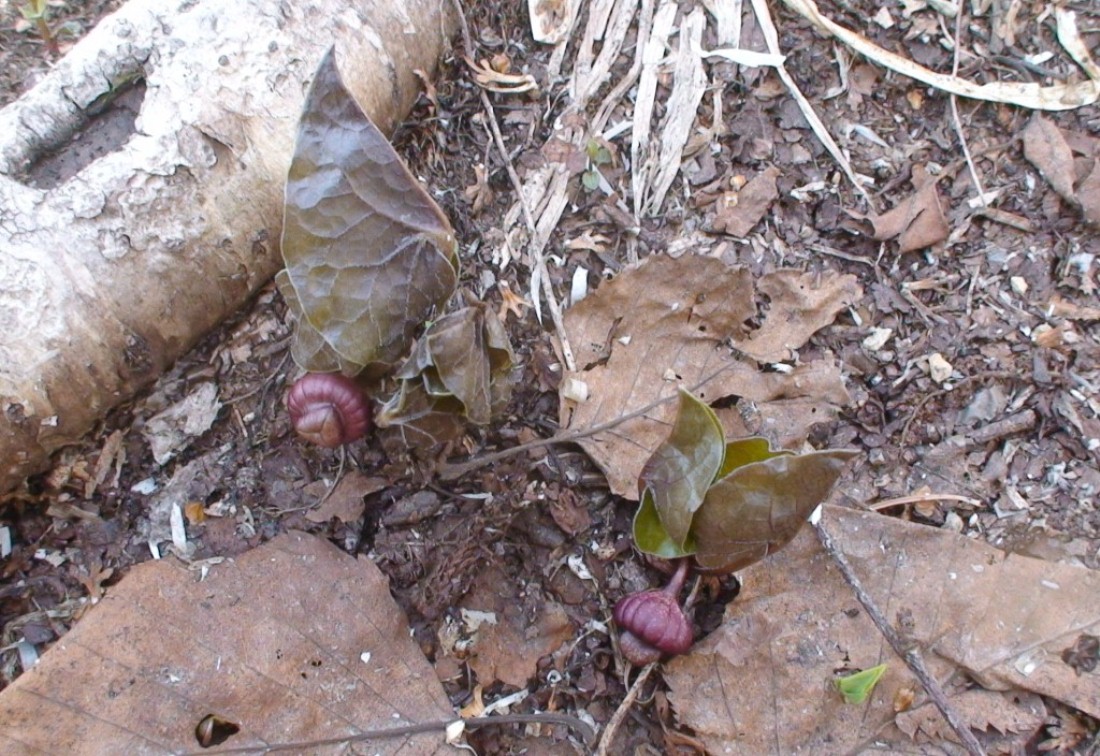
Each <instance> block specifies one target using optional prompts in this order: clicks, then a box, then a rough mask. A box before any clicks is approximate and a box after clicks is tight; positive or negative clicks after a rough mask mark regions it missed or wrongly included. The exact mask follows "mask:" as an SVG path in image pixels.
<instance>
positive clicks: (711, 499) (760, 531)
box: [691, 449, 856, 572]
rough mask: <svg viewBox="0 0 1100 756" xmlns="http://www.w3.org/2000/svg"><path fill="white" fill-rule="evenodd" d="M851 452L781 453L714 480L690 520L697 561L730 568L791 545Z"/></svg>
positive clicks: (710, 565) (718, 567)
mask: <svg viewBox="0 0 1100 756" xmlns="http://www.w3.org/2000/svg"><path fill="white" fill-rule="evenodd" d="M855 455H856V452H854V451H851V450H844V449H841V450H834V451H821V452H811V453H809V454H801V455H793V454H780V455H777V456H773V457H771V458H770V459H766V460H763V461H761V462H753V463H751V464H747V465H744V466H742V467H738V468H737V469H735V470H734V471H733V472H731V473H730V474H729V475H727V476H726V477H724V478H722V479H721V480H719V481H717V482H716V483H715V484H714V485H713V486H711V487H710V489H709V490H708V491H707V493H706V499H705V501H704V502H703V504H702V506H701V507H700V508H699V511H698V512H696V514H695V519H694V521H693V522H692V526H691V529H692V533H693V535H694V536H695V540H696V546H697V548H698V551H697V553H696V555H695V559H696V561H698V562H699V565H700V566H702V567H706V568H708V569H715V570H724V571H729V572H732V571H734V570H740V569H743V568H745V567H747V566H749V565H750V564H752V563H753V562H756V561H759V560H761V559H763V558H764V557H766V556H767V555H768V554H770V553H772V552H773V551H778V550H779V549H781V548H783V547H784V546H786V545H787V544H788V543H790V541H791V539H792V538H794V537H795V534H797V533H798V530H799V528H801V527H802V525H803V524H804V523H805V522H806V518H807V517H809V516H810V513H811V512H812V511H813V510H814V507H816V506H817V505H818V504H820V503H821V502H822V501H824V500H825V498H826V497H827V496H828V495H829V491H830V489H832V487H833V483H835V482H836V479H837V478H838V477H840V473H841V471H842V470H843V469H844V465H845V463H846V462H847V461H848V460H849V459H851V458H852V457H854V456H855Z"/></svg>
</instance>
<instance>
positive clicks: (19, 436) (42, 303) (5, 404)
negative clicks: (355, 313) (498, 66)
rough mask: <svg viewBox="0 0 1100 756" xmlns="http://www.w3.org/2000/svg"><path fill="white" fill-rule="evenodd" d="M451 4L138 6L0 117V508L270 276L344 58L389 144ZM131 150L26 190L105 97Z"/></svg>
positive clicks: (348, 1) (260, 0) (109, 21)
mask: <svg viewBox="0 0 1100 756" xmlns="http://www.w3.org/2000/svg"><path fill="white" fill-rule="evenodd" d="M451 7H452V6H451V3H450V2H449V0H405V1H404V2H399V1H391V0H235V2H225V1H224V0H194V1H193V2H180V0H173V1H169V0H131V2H130V3H129V4H128V5H126V6H124V7H123V8H122V9H121V10H120V11H119V12H118V13H116V14H115V15H113V16H110V17H108V18H106V19H104V21H103V22H102V23H101V24H100V25H99V26H98V27H97V28H96V29H94V30H93V31H92V32H91V33H90V34H89V35H88V36H87V37H86V38H85V39H84V40H82V41H81V42H80V43H79V44H78V45H77V46H76V47H75V48H74V49H73V50H72V51H71V52H70V53H69V55H68V56H66V57H65V58H64V59H63V60H62V61H61V62H60V63H58V65H57V66H56V68H55V69H54V70H53V71H51V72H50V74H49V75H48V76H47V77H46V78H45V79H43V81H42V82H41V83H40V84H39V85H38V86H37V87H36V88H35V89H34V90H32V91H31V92H28V93H27V94H26V95H24V96H23V97H22V98H21V99H20V100H19V101H17V102H15V103H13V104H11V105H9V106H8V107H6V108H5V109H3V110H0V491H2V490H7V489H10V488H12V487H14V486H16V485H18V484H19V483H20V482H21V481H22V480H23V479H24V478H25V477H26V476H27V475H29V474H31V473H33V472H36V471H38V470H41V469H42V468H43V467H44V466H45V464H46V463H47V460H48V456H49V454H50V453H51V452H53V451H54V450H56V449H58V448H59V447H61V446H63V445H65V444H68V443H72V442H73V441H75V440H77V439H79V438H80V437H81V436H82V435H84V434H85V433H86V432H87V431H88V430H90V429H91V428H92V426H93V425H94V423H95V422H96V420H97V419H99V418H100V417H102V416H103V415H104V414H105V412H106V411H107V410H108V409H110V408H111V407H113V406H115V405H116V404H118V403H119V402H121V401H123V400H125V399H126V398H128V397H130V396H132V395H133V394H134V393H135V392H136V391H137V390H138V389H140V388H141V387H142V386H143V385H145V384H147V383H148V382H150V381H151V380H153V379H154V378H155V377H156V376H157V375H158V374H159V373H160V372H161V371H162V370H163V369H164V368H165V367H166V366H167V365H168V364H170V363H171V362H172V361H173V360H174V359H176V358H177V357H179V356H180V355H181V354H182V353H183V352H184V351H185V350H186V349H187V348H188V347H190V346H191V345H192V344H194V342H195V341H196V340H197V339H198V337H199V336H201V335H202V334H203V333H204V332H206V331H207V330H209V329H210V328H212V327H213V326H215V325H217V324H218V323H219V322H220V321H221V320H222V319H223V318H224V317H225V316H226V315H228V314H230V313H232V312H233V311H234V310H235V309H237V308H238V307H240V306H241V305H242V304H243V303H244V302H245V301H246V300H247V298H248V297H249V295H250V294H251V293H253V292H254V291H255V289H256V288H257V287H258V286H259V285H261V284H262V283H263V282H264V281H266V280H267V279H268V278H269V277H270V276H272V275H273V274H274V273H275V271H276V270H277V269H278V268H279V267H280V266H281V260H280V258H279V252H278V239H279V234H280V226H281V213H282V191H283V183H284V181H285V178H286V170H287V167H288V165H289V162H290V156H291V151H292V148H293V140H294V135H295V133H296V126H297V120H298V115H299V112H300V109H301V105H302V102H303V99H304V96H305V92H306V88H307V86H308V84H309V81H310V79H311V77H312V74H313V71H314V69H315V67H316V65H317V63H318V61H319V60H320V58H321V56H322V54H323V53H324V52H325V50H326V49H327V48H328V47H329V46H330V45H332V44H334V43H335V44H336V48H337V59H338V61H339V62H340V67H341V71H342V73H343V75H344V77H345V79H346V80H347V83H348V86H349V88H350V89H351V90H352V92H353V93H354V94H355V96H356V98H357V99H358V100H359V101H360V103H361V104H362V105H363V106H364V108H365V109H366V110H367V112H368V113H370V115H371V116H372V118H374V120H375V121H376V123H378V125H379V126H380V127H381V128H382V129H383V130H385V131H387V132H389V131H391V130H392V127H393V126H394V125H395V123H396V122H397V121H399V120H400V119H401V118H402V117H403V116H404V114H405V113H407V111H408V108H409V107H410V106H411V104H412V102H413V100H414V99H415V97H416V94H417V91H418V88H419V82H418V79H417V77H416V75H415V74H414V70H416V69H425V70H428V69H431V68H432V67H433V66H434V64H435V62H436V60H437V59H438V58H439V56H440V54H441V53H442V51H443V50H444V48H445V45H446V44H447V37H448V33H449V30H450V28H451V25H452V23H453V21H454V19H453V14H452V12H451V11H450V8H451ZM134 77H138V78H141V79H143V80H144V82H145V86H146V94H145V98H144V101H143V103H142V107H141V110H140V114H139V115H138V118H137V122H136V125H135V133H134V134H133V135H132V136H131V137H130V138H129V140H128V141H127V142H126V143H125V144H124V145H123V146H122V147H121V148H120V149H118V150H116V151H114V152H112V153H110V154H108V155H106V156H104V157H102V158H100V159H98V160H96V161H95V162H93V163H92V164H91V165H89V166H88V167H86V168H85V169H83V170H82V171H81V172H80V173H78V174H77V175H76V176H74V177H73V178H71V179H69V180H68V181H66V182H64V183H62V184H61V185H59V186H57V187H55V188H53V189H49V190H45V191H44V190H40V189H36V188H32V187H30V186H28V185H26V184H25V183H21V181H20V180H19V177H20V176H22V175H23V173H24V171H25V169H26V168H27V166H28V165H29V164H30V163H32V162H33V161H34V160H36V159H37V157H38V156H39V155H40V154H41V153H42V152H43V151H44V150H47V149H53V148H57V147H59V146H60V145H63V144H64V143H65V142H67V141H68V140H69V139H70V138H71V136H72V134H73V133H74V132H75V131H76V130H77V129H79V128H80V126H81V125H82V124H83V123H84V122H85V121H86V120H87V115H86V111H87V110H88V109H89V108H90V106H91V105H92V103H93V102H94V101H96V100H97V99H100V98H102V97H103V96H105V95H106V94H107V93H109V91H110V90H111V88H112V87H117V86H120V85H121V84H122V83H123V82H126V81H128V80H131V79H133V78H134Z"/></svg>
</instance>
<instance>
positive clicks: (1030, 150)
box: [1024, 113, 1076, 202]
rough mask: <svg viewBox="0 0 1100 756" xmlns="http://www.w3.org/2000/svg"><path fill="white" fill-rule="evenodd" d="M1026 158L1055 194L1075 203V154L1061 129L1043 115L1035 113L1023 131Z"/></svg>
mask: <svg viewBox="0 0 1100 756" xmlns="http://www.w3.org/2000/svg"><path fill="white" fill-rule="evenodd" d="M1024 157H1025V158H1027V161H1028V162H1029V163H1031V164H1032V165H1034V166H1035V167H1036V169H1038V171H1039V173H1040V174H1041V175H1042V177H1043V178H1044V179H1046V181H1047V183H1048V184H1050V185H1051V186H1052V187H1054V191H1056V192H1058V194H1060V195H1062V196H1063V197H1065V198H1066V199H1068V200H1069V201H1071V202H1076V198H1075V193H1074V191H1073V178H1074V176H1073V152H1072V151H1071V150H1070V148H1069V145H1068V144H1066V140H1065V137H1063V136H1062V130H1061V129H1059V128H1058V127H1057V126H1055V125H1054V123H1053V122H1051V121H1050V119H1048V118H1045V117H1044V116H1043V115H1042V114H1041V113H1036V114H1035V115H1033V116H1032V117H1031V121H1029V122H1028V124H1027V128H1026V129H1024Z"/></svg>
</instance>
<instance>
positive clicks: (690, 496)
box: [638, 389, 726, 549]
mask: <svg viewBox="0 0 1100 756" xmlns="http://www.w3.org/2000/svg"><path fill="white" fill-rule="evenodd" d="M725 447H726V444H725V439H724V433H723V431H722V425H721V423H719V422H718V417H717V416H716V415H715V414H714V410H712V409H711V408H710V407H709V406H708V405H707V404H706V403H705V402H702V401H700V400H699V399H697V398H696V397H695V396H693V395H692V394H691V392H689V391H684V390H683V389H681V390H680V406H679V409H678V410H677V413H676V420H675V422H674V423H673V424H672V431H671V432H670V433H669V434H668V438H666V439H665V440H664V442H663V443H662V444H661V445H660V446H658V447H657V449H656V450H655V451H654V452H653V455H652V456H651V457H650V458H649V459H648V460H647V461H646V463H645V466H644V467H643V468H642V473H641V476H640V477H639V482H638V487H639V488H640V489H641V492H642V493H643V495H644V493H645V492H646V491H648V492H650V495H651V496H652V498H653V506H654V507H655V508H656V510H657V515H658V517H659V518H660V521H661V524H662V525H663V526H664V529H665V532H666V533H667V534H668V537H669V538H671V539H672V541H673V543H675V544H676V545H677V547H678V548H680V549H683V548H684V545H685V544H686V543H687V539H688V532H689V531H690V530H691V521H692V518H693V517H694V516H695V512H696V510H697V509H699V507H700V506H701V505H702V503H703V497H704V496H706V493H707V489H708V488H709V487H710V484H711V483H712V482H713V481H714V476H715V475H716V474H717V473H718V471H719V470H720V469H721V467H722V456H723V454H724V452H725Z"/></svg>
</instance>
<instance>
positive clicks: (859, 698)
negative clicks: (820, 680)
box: [833, 664, 886, 704]
mask: <svg viewBox="0 0 1100 756" xmlns="http://www.w3.org/2000/svg"><path fill="white" fill-rule="evenodd" d="M885 673H886V665H885V664H880V665H878V666H877V667H871V668H870V669H865V670H863V671H862V672H856V673H855V674H853V675H848V676H847V677H837V678H835V679H834V680H833V682H835V683H836V687H837V690H839V691H840V694H841V695H842V696H844V702H845V703H850V704H861V703H863V702H864V701H866V700H867V697H868V696H870V695H871V691H872V690H874V689H875V685H877V684H878V681H879V680H881V679H882V676H883V674H885Z"/></svg>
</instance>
